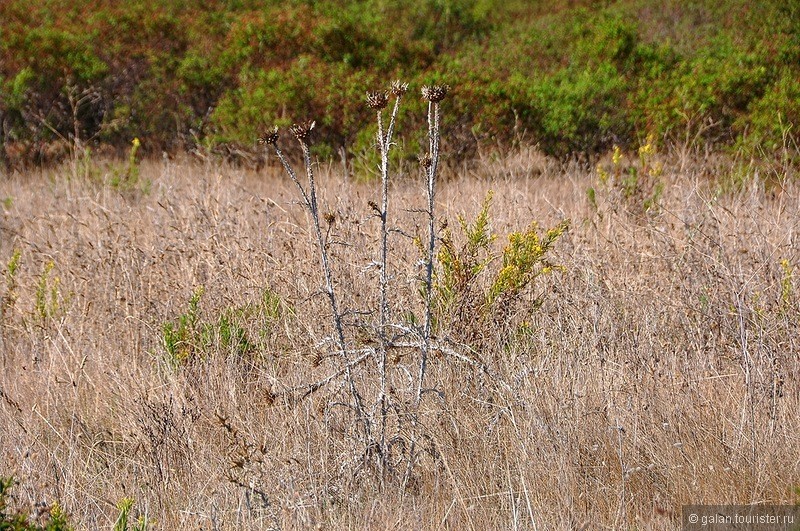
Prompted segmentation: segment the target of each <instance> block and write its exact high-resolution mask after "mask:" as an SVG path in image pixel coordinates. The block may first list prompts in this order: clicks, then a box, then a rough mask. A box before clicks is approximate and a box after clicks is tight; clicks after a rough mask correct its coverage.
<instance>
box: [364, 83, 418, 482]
mask: <svg viewBox="0 0 800 531" xmlns="http://www.w3.org/2000/svg"><path fill="white" fill-rule="evenodd" d="M407 91H408V83H403V82H401V81H394V82H393V83H392V86H391V89H390V91H389V92H368V93H367V105H368V106H369V107H370V108H371V109H374V110H375V111H376V113H377V122H378V134H377V141H378V151H379V152H380V156H381V167H380V171H381V206H380V209H376V210H377V212H378V215H379V217H380V220H381V234H380V253H381V256H380V302H379V305H380V307H379V309H378V338H379V340H380V359H379V361H378V365H379V371H380V380H381V390H380V398H379V402H380V407H381V415H380V435H379V441H378V445H379V448H380V455H381V468H382V469H383V470H385V469H386V461H385V460H386V456H387V455H388V448H387V442H386V417H387V413H388V409H389V403H388V397H387V395H386V376H387V375H386V351H387V348H388V338H387V335H386V330H387V324H388V316H389V302H388V298H387V293H386V288H387V286H388V284H389V266H388V248H389V246H388V236H389V230H388V223H387V222H388V214H389V150H390V149H391V147H392V135H393V134H394V127H395V123H396V122H397V111H398V109H399V108H400V101H401V100H402V98H403V96H404V95H405V93H406V92H407ZM390 93H391V94H392V95H393V96H395V100H394V107H393V108H392V115H391V118H390V119H389V126H388V128H387V129H386V132H385V133H384V128H383V116H382V111H383V110H384V109H385V108H386V106H387V105H388V103H389V94H390ZM376 206H377V205H376Z"/></svg>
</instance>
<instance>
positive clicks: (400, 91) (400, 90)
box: [389, 79, 408, 98]
mask: <svg viewBox="0 0 800 531" xmlns="http://www.w3.org/2000/svg"><path fill="white" fill-rule="evenodd" d="M389 90H390V92H391V93H392V94H394V95H395V96H397V97H398V98H399V97H401V96H403V95H404V94H405V93H406V92H408V83H403V82H402V81H400V80H399V79H395V80H394V81H392V87H391V88H390V89H389Z"/></svg>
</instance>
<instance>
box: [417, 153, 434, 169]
mask: <svg viewBox="0 0 800 531" xmlns="http://www.w3.org/2000/svg"><path fill="white" fill-rule="evenodd" d="M419 165H420V166H422V167H423V168H425V169H426V170H430V169H431V166H433V159H432V158H431V156H430V154H429V153H425V154H424V155H420V156H419Z"/></svg>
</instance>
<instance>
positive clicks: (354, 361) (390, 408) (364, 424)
mask: <svg viewBox="0 0 800 531" xmlns="http://www.w3.org/2000/svg"><path fill="white" fill-rule="evenodd" d="M407 90H408V85H407V84H405V83H401V82H399V81H395V82H394V83H392V85H391V87H390V88H389V89H388V90H383V91H372V92H367V93H366V105H367V106H368V107H369V108H370V109H372V110H373V111H374V112H375V117H376V120H377V134H376V141H377V142H376V147H377V149H378V151H379V154H380V174H381V200H380V204H378V202H377V201H370V202H369V206H370V207H371V209H372V210H373V211H374V212H375V214H376V217H378V218H380V232H379V235H378V242H379V250H378V252H379V257H378V260H377V265H378V266H379V267H380V274H379V280H378V286H377V291H378V302H377V306H378V307H377V308H374V309H359V311H357V312H355V311H349V310H348V311H346V312H345V310H343V306H342V304H341V302H340V298H339V294H338V293H337V290H336V289H335V288H334V286H338V284H335V283H334V270H333V268H332V265H331V257H330V253H329V242H328V235H327V233H326V232H325V231H323V229H322V226H323V222H327V223H328V228H330V226H331V225H332V224H333V221H334V219H335V218H334V217H333V216H330V217H326V216H321V215H320V207H319V204H318V199H317V185H316V182H315V177H314V166H313V165H312V161H311V155H310V151H309V141H310V137H311V133H312V130H313V128H314V122H300V123H297V124H295V125H293V126H292V127H291V129H290V131H291V133H292V135H293V136H294V137H295V138H296V139H297V141H298V142H299V143H300V147H301V150H302V157H303V158H302V160H303V164H304V166H305V170H306V178H305V179H301V178H300V177H298V175H297V173H296V172H295V170H294V168H293V167H292V165H291V163H290V162H289V160H288V159H287V157H286V156H285V155H284V153H283V151H282V150H281V149H280V147H279V145H278V144H279V137H280V135H279V131H278V128H277V127H273V128H271V129H269V130H268V131H267V132H266V134H264V135H263V136H262V137H261V138H260V139H259V142H260V143H261V144H263V145H266V146H268V147H269V148H271V150H273V151H274V153H275V155H276V156H277V158H278V160H279V161H280V163H281V166H282V168H283V170H284V171H285V173H286V174H287V175H288V176H289V178H290V179H291V180H292V182H293V183H294V184H295V186H296V188H297V190H298V192H299V195H300V198H301V204H302V205H303V207H304V208H305V210H306V211H307V212H308V214H310V220H311V225H312V227H313V229H312V232H313V234H314V236H313V239H314V240H315V244H316V248H317V250H318V260H319V264H320V268H321V270H322V277H323V282H324V290H323V291H324V293H325V295H326V299H327V302H328V305H329V307H330V313H331V324H332V328H333V340H334V341H333V342H334V343H335V345H336V350H337V352H336V354H337V355H336V358H337V359H338V364H337V366H336V367H335V368H334V369H333V370H332V371H331V373H329V374H328V376H326V377H325V378H323V379H321V380H318V381H316V382H313V383H310V384H304V385H301V386H299V387H296V388H293V389H290V390H289V392H290V393H297V394H298V395H300V398H304V397H307V396H309V395H310V394H312V393H314V392H316V391H317V390H318V389H321V388H323V387H326V386H328V385H332V384H333V383H334V382H343V385H344V386H346V387H347V388H348V389H349V394H350V397H349V403H347V404H345V405H346V407H348V408H349V409H351V410H352V411H353V412H354V413H355V416H356V422H357V423H358V426H359V428H360V430H359V433H360V435H361V436H363V439H361V442H363V444H364V446H363V448H362V449H363V453H361V454H360V455H361V459H362V463H363V464H364V465H366V464H367V462H368V460H372V463H373V464H374V465H376V468H375V470H376V471H378V472H380V480H381V483H382V484H383V481H384V480H385V479H386V478H387V477H389V475H390V474H391V473H394V472H395V471H399V472H402V473H401V474H398V475H396V476H394V477H395V478H397V479H400V480H401V481H402V482H403V484H404V485H407V484H408V481H409V480H410V479H411V477H412V473H413V469H414V467H415V463H416V462H417V460H418V457H419V453H420V450H421V449H423V448H424V447H425V444H426V443H425V441H426V440H428V439H429V438H428V437H427V434H426V433H425V431H424V430H425V428H424V425H423V424H422V423H421V421H420V419H419V413H420V411H421V408H422V398H423V395H424V394H425V393H426V392H427V391H430V390H429V389H426V387H425V382H426V372H427V371H428V362H429V359H430V356H431V353H432V352H436V353H438V354H441V355H443V356H447V357H449V358H452V359H455V360H457V361H458V362H460V363H465V364H467V365H469V366H471V367H472V368H473V369H474V370H477V371H480V372H481V373H483V374H484V375H486V376H488V377H489V378H490V379H491V380H493V381H495V382H496V383H499V384H501V385H503V386H504V387H505V388H506V389H510V386H509V385H508V384H505V383H504V382H502V380H501V379H499V378H497V377H496V376H494V375H493V374H492V371H491V370H490V369H489V367H488V365H487V364H486V363H484V362H483V361H481V359H480V357H479V356H478V355H477V354H476V353H474V352H469V353H465V352H461V351H460V350H461V348H462V346H464V345H461V346H457V347H455V348H453V347H452V343H448V342H445V341H442V340H439V339H436V338H435V337H434V335H433V328H434V313H435V312H437V311H439V310H437V308H439V309H441V307H442V301H441V290H442V286H443V285H445V284H447V285H449V286H450V287H451V288H452V290H451V291H453V293H455V292H457V291H460V290H461V289H462V286H463V285H464V284H465V283H466V284H470V283H471V282H472V281H471V280H470V279H475V278H477V276H478V274H479V273H480V272H481V271H483V269H484V268H485V266H486V265H487V264H488V261H489V260H490V259H491V253H490V251H489V245H490V244H491V243H492V242H493V237H492V236H491V235H490V233H489V230H488V225H489V220H488V208H489V206H488V205H489V201H490V199H491V195H489V196H488V197H487V200H486V202H485V204H484V209H483V214H482V215H481V216H480V218H479V220H478V221H476V223H475V224H474V225H470V224H467V223H466V222H464V221H463V220H461V221H462V226H463V227H465V229H466V230H467V235H468V237H469V238H470V242H471V243H470V245H471V246H472V247H469V248H468V249H467V251H468V256H466V257H465V256H462V255H461V254H458V253H457V251H456V249H455V248H454V247H453V246H452V245H450V247H448V234H449V232H446V233H445V235H444V238H440V236H439V234H438V232H437V222H436V209H435V207H436V188H437V180H438V173H439V171H438V170H439V155H440V150H439V147H440V140H441V136H440V126H441V102H442V101H443V100H444V99H445V97H446V96H447V94H448V91H449V87H448V86H447V85H433V86H425V87H423V88H422V97H423V99H424V100H425V101H427V103H428V109H427V126H428V127H427V133H428V145H427V150H426V152H425V153H424V154H422V155H421V156H420V157H419V162H420V168H421V172H422V174H423V175H424V182H425V191H426V193H425V199H426V203H427V207H426V208H423V209H422V210H421V213H422V214H423V215H424V216H425V220H426V221H427V223H426V225H427V234H425V236H422V237H419V238H415V241H416V242H417V243H418V244H419V246H420V248H421V250H422V253H423V261H422V262H423V270H422V274H421V278H420V281H421V284H422V301H421V306H422V308H421V309H422V312H423V317H422V318H421V319H417V317H415V316H414V315H413V312H410V313H411V315H412V317H411V318H409V321H406V322H397V321H395V320H393V317H394V316H393V315H392V305H391V303H390V300H389V297H390V289H389V285H390V281H391V278H392V275H391V270H390V256H389V255H390V246H389V240H390V238H389V236H390V233H392V232H395V231H396V232H397V233H399V234H401V235H403V234H405V233H404V232H403V231H401V230H399V229H391V228H390V213H391V210H390V197H389V179H390V172H389V154H390V151H391V149H392V148H393V147H394V143H393V137H394V132H395V127H396V124H397V118H398V111H399V108H400V105H401V102H402V99H403V97H404V96H405V94H406V93H407ZM390 103H391V104H392V106H391V114H390V115H389V117H388V120H387V119H386V113H387V109H389V108H390ZM320 217H322V220H320ZM439 230H444V229H439ZM563 230H565V228H562V229H560V232H559V231H556V232H553V233H552V234H550V233H548V235H547V236H546V238H545V240H544V241H542V240H539V239H538V236H537V235H536V234H535V231H533V229H530V230H529V231H527V232H526V233H524V234H522V235H519V236H518V237H517V239H515V240H512V242H511V244H510V246H509V249H508V250H507V252H506V253H505V254H504V255H503V260H504V262H503V265H504V267H505V269H504V273H503V274H502V275H500V276H498V279H497V280H496V282H495V283H494V284H493V285H492V287H491V289H490V290H489V291H486V292H480V293H485V299H483V300H481V303H480V304H478V305H476V306H475V308H477V309H478V310H479V313H480V312H481V311H483V309H484V308H485V307H488V306H497V305H499V304H501V302H502V301H510V300H513V299H514V298H515V296H516V294H518V293H519V292H520V291H521V290H522V289H523V288H524V287H525V286H526V285H528V284H530V283H531V281H532V280H533V279H534V278H535V277H536V276H537V275H538V274H543V273H546V268H547V267H549V266H550V264H549V263H547V262H546V261H545V260H544V258H543V255H544V254H545V253H546V252H547V249H548V248H549V245H550V244H551V243H552V241H555V239H556V238H557V237H558V236H559V235H560V234H561V232H563ZM440 240H443V241H444V248H445V249H444V251H443V252H441V253H437V242H439V241H440ZM473 240H474V241H473ZM473 247H474V249H473ZM479 254H485V255H486V256H487V257H489V258H487V259H486V260H482V259H479V258H478V255H479ZM448 257H449V258H448ZM437 263H439V264H440V266H441V268H442V274H441V275H440V277H439V278H438V279H436V278H435V275H434V273H435V270H436V268H437ZM461 266H464V267H467V268H469V269H470V272H469V273H468V274H467V276H464V272H463V271H462V270H463V268H462V267H461ZM448 274H449V276H448ZM467 277H469V278H467ZM448 279H449V280H448ZM464 279H466V280H464ZM435 280H436V285H435V284H434V281H435ZM462 281H463V282H462ZM448 282H449V284H448ZM434 292H436V295H438V298H436V297H435V293H434ZM456 296H457V297H458V298H459V300H461V299H462V298H463V297H462V296H461V294H456ZM498 301H500V302H498ZM439 313H441V312H439ZM345 315H347V316H348V319H345V318H344V316H345ZM350 315H361V316H366V315H372V316H374V317H373V318H372V319H374V321H373V323H372V324H369V323H365V322H363V321H358V320H357V321H356V322H352V321H351V320H350V318H349V316H350ZM475 322H483V321H475ZM353 330H356V332H355V333H354V332H353ZM364 330H367V331H369V333H370V334H372V336H371V337H369V338H367V340H366V341H365V340H364V338H363V331H364ZM390 331H391V332H390ZM356 345H359V346H358V347H357V346H356ZM364 345H366V346H364ZM466 348H469V346H466ZM390 349H406V350H409V351H412V352H415V353H418V357H416V356H415V357H413V358H412V360H411V361H410V366H403V367H401V371H400V373H398V374H402V380H403V381H406V382H407V387H405V390H404V391H400V389H399V388H400V387H401V385H395V392H402V393H405V394H406V395H405V400H403V399H400V400H397V401H394V400H393V399H392V398H391V397H390V392H389V382H390V381H391V382H395V381H397V380H396V379H394V378H393V377H394V376H396V374H395V373H390V364H389V363H388V358H389V352H390ZM369 359H372V360H374V361H375V362H376V363H375V365H374V366H372V365H370V364H368V363H364V362H365V360H369ZM392 361H393V363H395V362H397V360H392ZM397 363H399V362H397ZM370 367H376V369H377V378H369V374H370V372H369V371H370ZM357 371H358V372H357ZM356 374H358V375H359V378H358V379H356ZM364 375H366V376H367V377H361V376H364ZM370 381H371V382H374V383H375V385H376V387H378V389H376V390H374V391H371V390H370V389H371V388H370V387H369V384H368V382H370ZM391 396H394V395H391ZM331 405H333V404H332V403H331ZM339 405H341V404H339ZM390 413H391V414H396V415H397V418H398V423H399V424H403V425H404V427H403V428H402V431H401V428H398V432H397V433H390V432H389V431H388V428H387V424H388V419H389V416H390ZM395 445H396V446H395ZM392 448H402V449H401V451H402V453H403V461H401V462H402V463H403V464H402V469H398V468H397V467H398V465H399V463H394V464H392V463H391V461H390V459H389V454H390V453H392Z"/></svg>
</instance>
